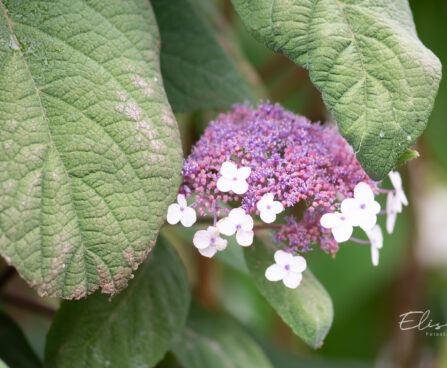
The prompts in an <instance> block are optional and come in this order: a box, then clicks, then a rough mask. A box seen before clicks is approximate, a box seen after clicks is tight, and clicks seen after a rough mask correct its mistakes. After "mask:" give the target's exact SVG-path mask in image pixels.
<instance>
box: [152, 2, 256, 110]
mask: <svg viewBox="0 0 447 368" xmlns="http://www.w3.org/2000/svg"><path fill="white" fill-rule="evenodd" d="M151 1H152V5H153V7H154V11H155V14H156V16H157V22H158V24H159V27H160V34H161V41H162V44H161V71H162V74H163V80H164V83H165V85H166V92H167V94H168V98H169V102H170V103H171V106H172V108H173V110H174V112H185V111H192V110H197V109H225V108H229V107H231V105H232V104H235V103H243V102H246V101H253V95H252V92H251V91H250V87H249V86H248V84H247V82H246V81H245V80H244V77H243V76H242V74H241V73H240V72H239V71H238V70H237V68H236V67H235V65H234V64H233V62H232V61H231V60H230V58H229V56H228V55H227V53H226V52H225V51H224V50H223V48H222V47H221V46H220V44H219V42H218V40H217V38H216V37H215V35H214V34H213V30H212V29H211V27H210V26H209V25H208V24H207V22H206V20H205V19H202V18H203V16H202V13H199V12H197V11H196V9H195V7H198V6H199V5H195V6H194V5H192V4H191V3H190V0H169V1H166V0H151Z"/></svg>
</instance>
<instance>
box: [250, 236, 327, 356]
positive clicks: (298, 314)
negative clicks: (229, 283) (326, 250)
mask: <svg viewBox="0 0 447 368" xmlns="http://www.w3.org/2000/svg"><path fill="white" fill-rule="evenodd" d="M244 254H245V260H246V262H247V266H248V269H249V271H250V274H251V276H252V278H253V281H254V282H255V284H256V286H257V287H258V289H259V291H260V292H261V294H262V295H264V297H265V298H266V299H267V301H268V302H269V303H270V305H271V306H272V307H273V308H274V309H275V310H276V312H277V313H278V314H279V316H280V317H281V318H282V319H283V320H284V322H285V323H287V324H288V325H289V326H290V327H291V328H292V330H293V332H294V333H295V334H297V335H298V336H299V337H301V338H302V339H303V340H304V341H305V342H306V343H307V344H309V345H310V346H312V347H313V348H318V347H320V346H321V345H322V344H323V340H324V338H325V337H326V335H327V333H328V332H329V328H330V327H331V324H332V319H333V314H334V313H333V307H332V301H331V298H330V296H329V294H328V293H327V292H326V290H325V289H324V288H323V286H322V285H321V284H320V283H319V282H318V280H317V279H316V278H315V276H313V275H312V273H311V272H310V271H305V272H304V274H303V280H302V281H301V284H300V286H298V287H297V288H296V289H289V288H287V287H286V286H284V284H283V283H282V282H281V281H279V282H271V281H268V280H267V279H266V278H265V270H266V269H267V268H268V267H269V266H270V265H271V264H273V263H274V260H273V254H274V249H273V247H272V246H270V245H269V244H268V243H267V242H266V241H265V242H264V241H260V240H259V239H256V240H255V243H254V244H253V246H251V247H247V248H245V251H244Z"/></svg>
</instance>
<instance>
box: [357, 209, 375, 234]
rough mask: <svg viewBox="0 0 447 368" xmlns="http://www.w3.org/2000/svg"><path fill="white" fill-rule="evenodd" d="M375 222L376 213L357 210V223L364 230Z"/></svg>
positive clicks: (370, 227) (371, 226)
mask: <svg viewBox="0 0 447 368" xmlns="http://www.w3.org/2000/svg"><path fill="white" fill-rule="evenodd" d="M376 222H377V215H372V214H370V213H368V212H366V211H359V213H358V214H357V223H358V226H360V227H361V228H362V229H363V230H364V231H368V230H371V229H372V228H373V227H374V225H375V224H376Z"/></svg>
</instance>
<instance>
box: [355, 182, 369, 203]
mask: <svg viewBox="0 0 447 368" xmlns="http://www.w3.org/2000/svg"><path fill="white" fill-rule="evenodd" d="M354 198H355V199H357V200H358V201H360V202H371V201H374V193H373V191H372V189H371V187H370V186H369V185H368V184H366V183H365V182H360V183H358V184H357V185H356V186H355V188H354Z"/></svg>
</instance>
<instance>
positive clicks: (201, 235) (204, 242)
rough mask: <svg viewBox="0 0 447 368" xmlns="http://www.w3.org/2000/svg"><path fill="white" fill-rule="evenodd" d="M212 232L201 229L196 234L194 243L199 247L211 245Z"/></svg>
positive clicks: (203, 247)
mask: <svg viewBox="0 0 447 368" xmlns="http://www.w3.org/2000/svg"><path fill="white" fill-rule="evenodd" d="M211 236H212V234H211V233H210V232H209V231H207V230H199V231H197V232H196V233H195V234H194V238H193V239H192V243H193V244H194V246H195V247H196V248H198V249H205V248H206V247H209V245H210V239H211Z"/></svg>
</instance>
